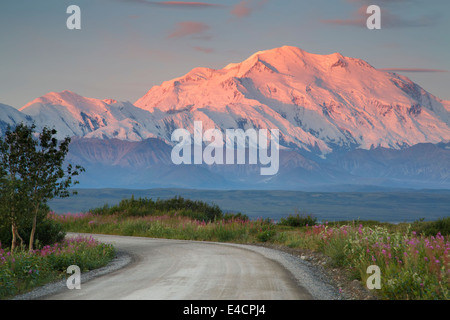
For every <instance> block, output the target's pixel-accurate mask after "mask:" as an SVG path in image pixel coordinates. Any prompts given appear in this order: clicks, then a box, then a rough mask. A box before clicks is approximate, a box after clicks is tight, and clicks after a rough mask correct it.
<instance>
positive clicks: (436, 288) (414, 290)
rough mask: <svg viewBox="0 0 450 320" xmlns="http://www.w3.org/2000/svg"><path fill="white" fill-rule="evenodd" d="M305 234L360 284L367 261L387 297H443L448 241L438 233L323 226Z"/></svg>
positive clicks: (449, 267)
mask: <svg viewBox="0 0 450 320" xmlns="http://www.w3.org/2000/svg"><path fill="white" fill-rule="evenodd" d="M302 237H306V238H309V240H310V241H311V242H312V243H313V244H314V246H315V249H318V250H320V251H322V252H324V253H325V254H327V255H329V256H331V257H332V259H333V262H334V263H335V264H336V265H338V266H342V267H348V268H350V269H352V270H355V271H356V273H357V274H358V275H359V278H360V279H361V280H362V281H363V283H365V281H366V279H367V277H368V276H369V275H368V274H367V273H366V271H367V267H368V266H370V265H377V266H378V267H380V269H381V290H376V291H375V293H376V294H378V295H379V296H380V297H381V298H387V299H449V297H450V296H449V284H450V259H449V251H450V241H449V240H448V239H445V237H444V236H442V235H441V234H439V233H438V234H437V235H436V236H431V237H424V236H419V235H417V234H416V233H415V232H411V231H410V230H409V229H408V230H407V231H406V232H404V233H400V232H389V231H388V229H387V228H383V227H373V228H369V227H363V226H362V225H359V226H349V225H344V226H341V227H328V225H327V224H322V225H316V226H312V227H307V228H306V230H305V231H304V232H303V234H302Z"/></svg>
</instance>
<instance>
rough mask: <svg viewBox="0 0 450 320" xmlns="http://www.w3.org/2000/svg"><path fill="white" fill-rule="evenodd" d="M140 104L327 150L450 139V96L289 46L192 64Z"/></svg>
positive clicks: (174, 122) (187, 123)
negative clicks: (211, 65) (217, 64)
mask: <svg viewBox="0 0 450 320" xmlns="http://www.w3.org/2000/svg"><path fill="white" fill-rule="evenodd" d="M135 105H136V106H137V107H139V108H142V109H145V110H148V111H150V112H151V113H152V114H153V115H154V117H155V119H156V120H158V121H163V122H164V123H167V124H171V126H172V127H184V128H186V127H191V126H192V123H193V121H195V120H201V121H203V124H204V127H205V126H206V127H209V128H214V127H216V128H220V129H222V130H223V129H225V128H243V129H247V128H268V129H271V128H272V129H275V128H278V129H280V140H281V144H284V145H285V146H296V147H299V148H303V149H306V150H308V151H315V152H319V153H322V154H326V153H329V152H331V151H332V150H334V149H336V148H340V149H341V148H344V149H352V148H363V149H370V148H373V147H378V146H381V147H387V148H395V149H398V148H400V147H403V146H407V145H409V146H411V145H414V144H417V143H421V142H432V143H437V142H440V141H442V140H448V139H449V138H450V102H449V101H442V100H440V99H438V98H436V97H434V96H432V95H431V94H429V93H427V92H426V91H425V90H423V89H422V88H420V87H419V86H418V85H417V84H415V83H413V82H412V81H411V80H409V79H408V78H406V77H404V76H400V75H397V74H394V73H387V72H384V71H380V70H377V69H375V68H373V67H372V66H370V65H369V64H368V63H367V62H365V61H363V60H360V59H354V58H348V57H343V56H342V55H340V54H339V53H334V54H330V55H317V54H311V53H308V52H305V51H303V50H301V49H299V48H295V47H287V46H286V47H281V48H277V49H273V50H267V51H261V52H257V53H255V54H254V55H252V56H251V57H249V58H248V59H247V60H245V61H243V62H241V63H235V64H229V65H228V66H226V67H225V68H223V69H221V70H213V69H207V68H197V69H194V70H192V71H191V72H189V73H188V74H186V75H184V76H183V77H180V78H177V79H173V80H170V81H167V82H164V83H163V84H162V85H160V86H155V87H153V88H151V90H150V91H148V92H147V94H145V95H144V96H143V97H142V98H141V99H139V100H138V101H136V102H135Z"/></svg>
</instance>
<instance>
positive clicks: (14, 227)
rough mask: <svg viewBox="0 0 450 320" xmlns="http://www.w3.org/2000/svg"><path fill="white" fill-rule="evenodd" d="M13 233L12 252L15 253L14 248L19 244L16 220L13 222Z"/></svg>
mask: <svg viewBox="0 0 450 320" xmlns="http://www.w3.org/2000/svg"><path fill="white" fill-rule="evenodd" d="M11 233H12V240H11V253H13V252H14V250H15V249H16V246H17V244H16V243H17V238H16V235H17V227H16V224H15V223H14V222H13V223H12V224H11Z"/></svg>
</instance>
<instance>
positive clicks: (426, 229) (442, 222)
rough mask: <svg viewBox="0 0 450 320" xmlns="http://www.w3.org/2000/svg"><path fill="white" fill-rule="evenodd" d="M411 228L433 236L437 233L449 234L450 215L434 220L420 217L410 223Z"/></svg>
mask: <svg viewBox="0 0 450 320" xmlns="http://www.w3.org/2000/svg"><path fill="white" fill-rule="evenodd" d="M412 230H414V231H416V232H417V233H419V234H423V235H425V236H434V235H436V234H438V233H440V234H442V235H444V236H449V235H450V217H444V218H441V219H438V220H435V221H424V219H420V220H418V221H415V222H414V223H413V224H412Z"/></svg>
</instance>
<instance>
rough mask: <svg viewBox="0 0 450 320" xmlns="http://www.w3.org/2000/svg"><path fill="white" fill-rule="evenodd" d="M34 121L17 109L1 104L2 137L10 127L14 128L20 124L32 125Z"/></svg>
mask: <svg viewBox="0 0 450 320" xmlns="http://www.w3.org/2000/svg"><path fill="white" fill-rule="evenodd" d="M31 122H32V119H31V117H30V116H27V115H25V114H23V113H21V112H20V111H18V110H17V109H15V108H13V107H11V106H8V105H6V104H2V103H0V136H2V135H3V134H4V133H5V131H6V130H7V128H8V127H14V126H15V125H17V124H19V123H26V124H31Z"/></svg>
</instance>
